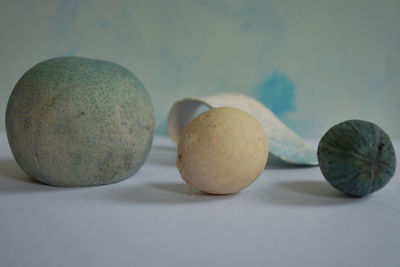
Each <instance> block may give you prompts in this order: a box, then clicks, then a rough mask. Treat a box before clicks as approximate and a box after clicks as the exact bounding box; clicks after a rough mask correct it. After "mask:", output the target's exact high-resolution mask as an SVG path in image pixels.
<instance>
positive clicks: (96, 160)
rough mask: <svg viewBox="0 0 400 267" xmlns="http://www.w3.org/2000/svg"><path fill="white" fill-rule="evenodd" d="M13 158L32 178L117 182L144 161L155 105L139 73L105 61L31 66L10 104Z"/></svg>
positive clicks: (69, 183)
mask: <svg viewBox="0 0 400 267" xmlns="http://www.w3.org/2000/svg"><path fill="white" fill-rule="evenodd" d="M6 130H7V137H8V140H9V144H10V147H11V150H12V152H13V154H14V157H15V159H16V161H17V163H18V164H19V166H20V167H21V169H22V170H23V171H24V172H26V173H27V174H28V175H29V176H31V177H32V178H34V179H36V180H38V181H40V182H43V183H46V184H49V185H55V186H91V185H103V184H109V183H114V182H118V181H120V180H122V179H124V178H127V177H129V176H131V175H132V174H134V173H135V172H136V171H137V170H138V169H139V168H140V167H141V166H142V164H143V162H144V161H145V159H146V157H147V155H148V153H149V150H150V147H151V143H152V140H153V133H154V111H153V105H152V102H151V99H150V96H149V94H148V92H147V90H146V89H145V87H144V86H143V84H142V83H141V82H140V80H139V79H138V78H137V77H136V76H135V75H134V74H133V73H132V72H130V71H128V70H127V69H125V68H123V67H121V66H119V65H117V64H114V63H111V62H107V61H102V60H96V59H88V58H81V57H59V58H53V59H49V60H45V61H43V62H41V63H39V64H37V65H35V66H34V67H32V68H31V69H30V70H28V71H27V72H26V73H25V74H24V75H23V76H22V78H21V79H20V80H19V81H18V83H17V84H16V86H15V88H14V90H13V92H12V94H11V96H10V99H9V102H8V105H7V111H6Z"/></svg>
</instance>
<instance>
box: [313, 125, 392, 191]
mask: <svg viewBox="0 0 400 267" xmlns="http://www.w3.org/2000/svg"><path fill="white" fill-rule="evenodd" d="M318 161H319V166H320V168H321V171H322V174H323V175H324V177H325V178H326V180H327V181H328V182H329V183H330V184H331V185H332V186H333V187H335V188H336V189H338V190H340V191H341V192H343V193H345V194H347V195H351V196H360V197H361V196H365V195H368V194H370V193H373V192H375V191H377V190H379V189H381V188H382V187H383V186H385V185H386V184H387V183H388V182H389V180H390V179H391V178H392V176H393V175H394V172H395V168H396V156H395V152H394V148H393V145H392V142H391V141H390V138H389V136H388V135H387V134H386V133H385V132H384V131H383V130H382V129H381V128H379V127H378V126H377V125H375V124H374V123H371V122H367V121H361V120H348V121H344V122H342V123H339V124H337V125H335V126H333V127H332V128H331V129H329V130H328V132H327V133H326V134H325V135H324V136H323V137H322V139H321V141H320V142H319V146H318Z"/></svg>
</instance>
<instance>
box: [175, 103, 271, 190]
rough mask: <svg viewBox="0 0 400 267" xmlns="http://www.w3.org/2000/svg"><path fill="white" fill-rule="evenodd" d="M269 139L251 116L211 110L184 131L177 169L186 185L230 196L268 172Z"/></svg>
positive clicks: (224, 109)
mask: <svg viewBox="0 0 400 267" xmlns="http://www.w3.org/2000/svg"><path fill="white" fill-rule="evenodd" d="M267 159H268V139H267V136H266V134H265V132H264V129H263V128H262V126H261V125H260V124H259V123H258V121H257V120H256V119H255V118H254V117H253V116H252V115H250V114H249V113H247V112H245V111H243V110H241V109H237V108H228V107H226V108H214V109H210V110H208V111H206V112H204V113H202V114H200V115H199V116H198V117H196V118H195V119H194V120H192V121H191V122H190V123H189V124H188V125H187V126H186V128H185V130H184V131H183V133H182V136H181V137H180V140H179V144H178V154H177V160H176V162H177V166H178V169H179V172H180V174H181V176H182V178H183V180H184V181H185V182H187V183H188V184H189V185H191V186H193V187H195V188H197V189H199V190H201V191H203V192H206V193H210V194H231V193H235V192H238V191H240V190H242V189H243V188H245V187H247V186H248V185H250V184H251V183H253V182H254V181H255V180H256V179H257V178H258V176H259V175H260V174H261V172H262V171H263V170H264V168H265V164H266V163H267Z"/></svg>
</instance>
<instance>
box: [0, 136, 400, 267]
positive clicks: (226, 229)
mask: <svg viewBox="0 0 400 267" xmlns="http://www.w3.org/2000/svg"><path fill="white" fill-rule="evenodd" d="M315 144H316V143H315V142H314V145H315ZM395 145H396V154H397V155H398V156H400V153H399V148H400V142H395ZM175 156H176V149H175V146H174V144H173V143H172V142H171V141H170V140H169V139H167V138H166V137H157V138H155V141H154V144H153V148H152V151H151V153H150V156H149V158H148V160H147V162H146V163H145V165H144V166H143V167H142V168H141V169H140V171H139V172H138V173H136V174H135V175H134V176H132V177H130V178H128V179H126V180H124V181H122V182H119V183H116V184H112V185H106V186H97V187H87V188H57V187H51V186H46V185H43V184H39V183H36V182H34V181H32V180H31V179H30V178H28V177H27V176H26V175H25V174H24V173H23V172H22V171H21V170H20V169H19V167H18V166H17V164H16V163H15V161H14V159H13V157H12V155H11V152H10V150H9V147H8V143H7V139H6V137H5V134H4V133H3V134H1V135H0V266H5V267H8V266H9V267H13V266H30V267H34V266H41V267H43V266H58V267H61V266H68V267H70V266H86V267H89V266H96V267H101V266H114V267H116V266H135V267H136V266H332V267H337V266H363V267H366V266H385V267H389V266H396V267H398V266H399V263H400V252H399V248H400V181H399V172H398V171H397V172H396V175H395V177H393V178H392V180H391V181H390V182H389V184H388V185H387V186H386V187H385V188H383V189H382V190H380V191H378V192H376V193H375V194H373V195H370V196H369V197H365V198H348V197H345V196H343V195H342V194H341V193H339V192H337V191H336V190H334V189H333V188H332V187H331V186H330V185H329V184H328V183H327V182H326V181H325V180H324V178H323V176H322V174H321V172H320V170H319V168H318V167H311V168H296V167H293V166H290V165H285V164H282V163H280V162H278V161H276V160H271V161H270V162H269V163H268V164H267V168H266V169H265V170H264V172H263V173H262V174H261V176H260V177H259V178H258V180H257V181H256V182H255V183H254V184H252V185H251V186H250V187H248V188H246V189H245V190H243V191H242V192H240V193H238V194H234V195H229V196H212V195H206V194H202V193H200V192H197V191H194V192H191V190H190V188H189V187H188V186H186V185H185V183H184V182H183V181H182V180H181V178H180V175H179V172H178V170H177V168H176V166H175ZM397 165H399V164H397Z"/></svg>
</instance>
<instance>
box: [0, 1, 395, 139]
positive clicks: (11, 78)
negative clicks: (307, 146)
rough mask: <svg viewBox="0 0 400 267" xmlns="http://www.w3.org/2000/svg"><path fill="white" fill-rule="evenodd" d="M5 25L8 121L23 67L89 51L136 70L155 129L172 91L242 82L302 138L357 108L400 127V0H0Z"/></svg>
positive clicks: (187, 92) (3, 86)
mask: <svg viewBox="0 0 400 267" xmlns="http://www.w3.org/2000/svg"><path fill="white" fill-rule="evenodd" d="M0 34H1V42H0V70H1V71H0V81H1V83H0V115H1V116H0V117H1V121H0V122H1V124H0V131H4V130H5V125H4V124H5V122H4V117H5V110H6V105H7V101H8V97H9V95H10V93H11V91H12V89H13V87H14V85H15V84H16V82H17V81H18V79H19V78H20V77H21V76H22V75H23V74H24V72H25V71H27V70H28V69H29V68H30V67H32V66H33V65H35V64H37V63H38V62H40V61H42V60H45V59H48V58H51V57H56V56H82V57H90V58H98V59H104V60H108V61H112V62H115V63H118V64H120V65H123V66H125V67H126V68H128V69H129V70H131V71H133V72H134V73H135V74H136V75H137V76H138V77H139V78H140V80H141V81H142V82H143V83H144V84H145V86H146V88H147V89H148V91H149V93H150V95H151V97H152V101H153V104H154V107H155V111H156V123H157V125H156V131H157V134H166V117H167V114H168V110H169V108H170V107H171V106H172V104H173V103H174V102H175V101H176V100H178V99H182V98H184V97H187V96H205V95H210V94H214V93H218V92H238V93H243V94H247V95H249V96H252V97H255V98H257V99H258V100H260V101H261V102H263V103H264V104H265V105H266V106H268V107H269V108H270V109H271V110H272V111H273V112H274V113H275V114H276V115H278V117H279V118H281V119H282V120H283V121H284V122H285V123H286V124H287V125H288V126H290V127H291V128H292V129H294V130H295V131H296V132H297V133H298V134H300V135H301V136H304V137H308V138H320V137H321V136H322V135H323V134H324V133H325V131H326V130H328V128H329V127H331V126H332V125H334V124H336V123H339V122H341V121H343V120H347V119H354V118H358V119H364V120H369V121H372V122H375V123H377V124H378V125H379V126H381V127H382V128H383V129H384V130H385V131H386V132H387V133H388V134H389V135H390V136H392V137H393V138H399V137H400V123H399V120H398V117H397V116H399V115H400V1H399V0H380V1H376V0H354V1H349V0H336V1H323V0H305V1H298V0H276V1H267V0H263V1H262V0H131V1H129V0H113V1H107V0H70V1H67V0H47V1H45V0H44V1H31V0H1V10H0Z"/></svg>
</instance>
